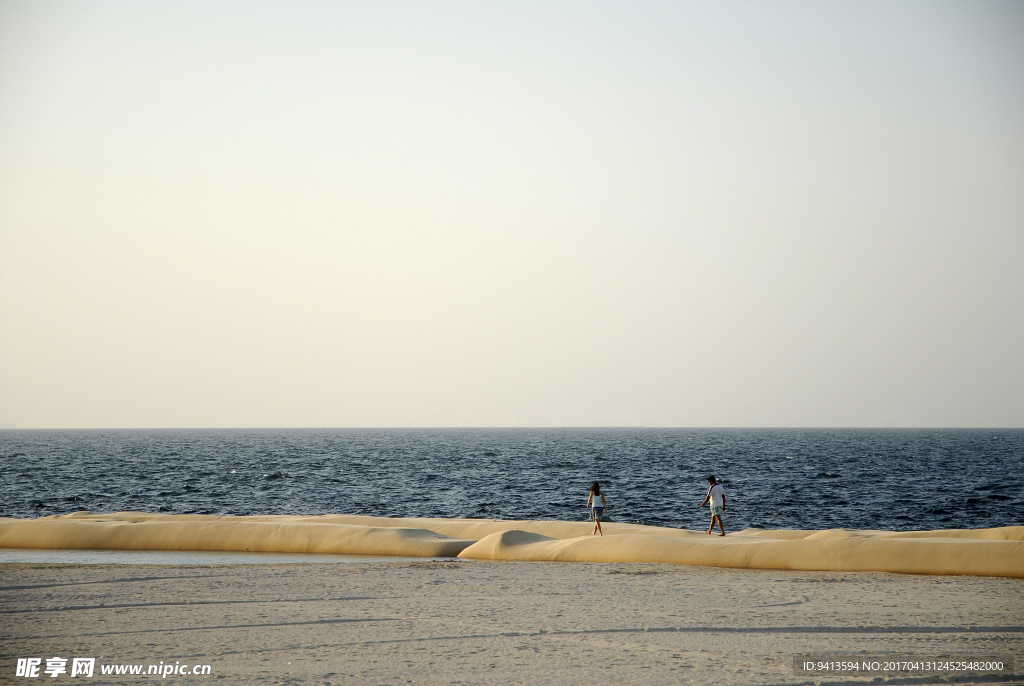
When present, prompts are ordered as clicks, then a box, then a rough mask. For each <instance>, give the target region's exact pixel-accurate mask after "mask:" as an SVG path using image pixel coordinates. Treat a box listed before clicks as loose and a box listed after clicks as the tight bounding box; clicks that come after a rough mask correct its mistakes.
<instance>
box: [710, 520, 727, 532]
mask: <svg viewBox="0 0 1024 686" xmlns="http://www.w3.org/2000/svg"><path fill="white" fill-rule="evenodd" d="M715 519H717V520H718V529H719V531H721V532H722V533H720V534H718V535H719V536H725V527H724V526H722V517H721V516H716V517H715ZM711 528H712V529H714V528H715V527H714V526H713V525H712V527H711Z"/></svg>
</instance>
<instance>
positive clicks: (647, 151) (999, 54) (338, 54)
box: [0, 0, 1024, 428]
mask: <svg viewBox="0 0 1024 686" xmlns="http://www.w3.org/2000/svg"><path fill="white" fill-rule="evenodd" d="M0 425H6V426H11V425H14V426H17V427H19V428H29V427H220V426H223V427H248V426H253V427H258V426H273V427H284V426H296V427H306V426H323V427H348V426H637V425H639V426H1001V427H1021V426H1024V3H1020V2H1005V3H1002V2H996V3H993V2H983V1H977V0H971V1H969V2H953V3H948V2H933V1H929V2H920V3H919V2H898V3H894V2H888V1H886V2H863V1H857V2H824V3H823V2H718V1H717V0H716V1H715V2H693V3H686V2H665V3H661V2H635V1H632V0H630V1H629V2H626V1H623V2H612V3H608V2H604V3H602V2H592V1H590V0H587V1H585V2H583V1H581V2H547V1H545V2H540V1H538V2H524V1H515V2H512V1H509V2H408V3H402V2H376V1H375V2H364V3H338V2H299V3H292V2H275V3H256V2H250V1H248V0H247V1H246V2H208V1H206V0H204V1H203V2H196V3H188V2H166V3H156V2H123V3H122V2H46V1H38V0H32V1H26V2H8V1H6V0H0Z"/></svg>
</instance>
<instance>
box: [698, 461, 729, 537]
mask: <svg viewBox="0 0 1024 686" xmlns="http://www.w3.org/2000/svg"><path fill="white" fill-rule="evenodd" d="M709 500H710V501H711V524H709V525H708V530H707V531H705V532H704V533H706V534H708V535H710V534H711V532H712V531H714V529H715V522H718V529H719V531H721V532H722V533H720V534H718V535H719V536H725V527H724V526H722V512H724V511H725V489H724V488H722V484H720V483H718V482H717V481H715V476H714V474H712V475H711V476H709V477H708V494H707V495H706V496H704V500H702V501H700V505H698V506H697V507H704V503H706V502H708V501H709Z"/></svg>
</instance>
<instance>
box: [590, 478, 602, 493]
mask: <svg viewBox="0 0 1024 686" xmlns="http://www.w3.org/2000/svg"><path fill="white" fill-rule="evenodd" d="M590 492H591V493H593V494H594V495H601V484H599V483H597V482H596V481H595V482H594V483H592V484H590Z"/></svg>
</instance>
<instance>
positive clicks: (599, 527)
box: [594, 519, 604, 536]
mask: <svg viewBox="0 0 1024 686" xmlns="http://www.w3.org/2000/svg"><path fill="white" fill-rule="evenodd" d="M594 523H595V524H597V533H599V534H601V535H602V536H604V532H603V531H601V520H600V519H599V520H597V521H596V522H594Z"/></svg>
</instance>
